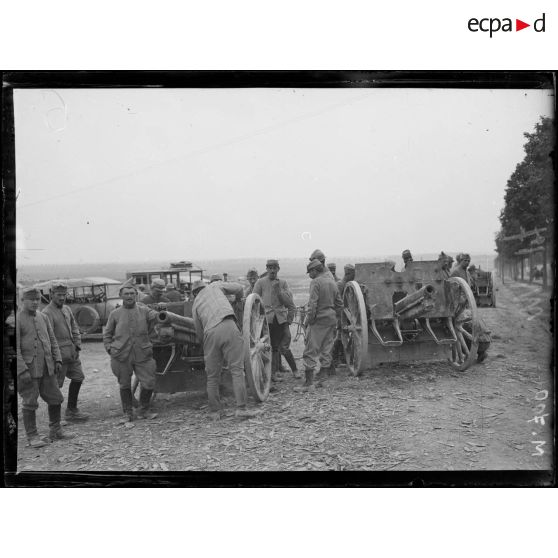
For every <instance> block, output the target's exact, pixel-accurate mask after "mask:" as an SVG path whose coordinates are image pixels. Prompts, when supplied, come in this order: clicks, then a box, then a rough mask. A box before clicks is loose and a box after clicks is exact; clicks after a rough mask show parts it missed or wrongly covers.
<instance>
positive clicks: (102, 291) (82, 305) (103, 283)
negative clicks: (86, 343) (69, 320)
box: [34, 277, 122, 336]
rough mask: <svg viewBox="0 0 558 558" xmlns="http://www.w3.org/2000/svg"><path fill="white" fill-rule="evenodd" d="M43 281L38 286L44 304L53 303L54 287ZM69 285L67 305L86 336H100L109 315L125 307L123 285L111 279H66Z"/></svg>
mask: <svg viewBox="0 0 558 558" xmlns="http://www.w3.org/2000/svg"><path fill="white" fill-rule="evenodd" d="M55 281H60V279H57V280H54V279H53V280H50V281H43V282H42V283H36V284H35V285H34V286H35V287H36V288H37V289H39V290H40V291H41V304H42V305H44V306H46V305H47V304H48V303H49V302H50V294H51V287H52V283H53V282H55ZM62 281H64V282H65V283H66V285H68V295H67V297H66V304H67V305H68V306H69V307H70V308H71V310H72V312H73V314H74V316H75V318H76V322H77V323H78V326H79V329H80V331H81V333H82V334H83V335H84V336H87V335H91V336H93V335H96V334H100V333H101V331H102V328H103V326H104V325H105V324H106V323H107V320H108V317H109V314H110V313H111V312H112V311H113V310H114V309H115V308H118V307H119V306H121V305H122V299H121V298H120V293H119V291H120V285H121V284H122V283H121V281H117V280H116V279H109V278H108V277H83V278H80V279H62Z"/></svg>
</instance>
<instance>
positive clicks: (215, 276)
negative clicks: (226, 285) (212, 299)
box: [209, 273, 223, 283]
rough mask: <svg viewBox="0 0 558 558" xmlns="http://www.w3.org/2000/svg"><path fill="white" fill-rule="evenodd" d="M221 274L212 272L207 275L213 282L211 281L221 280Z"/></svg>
mask: <svg viewBox="0 0 558 558" xmlns="http://www.w3.org/2000/svg"><path fill="white" fill-rule="evenodd" d="M222 280H223V276H222V275H221V274H220V273H214V274H213V275H211V276H210V277H209V282H210V283H213V281H222Z"/></svg>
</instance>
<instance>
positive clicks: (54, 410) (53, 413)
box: [48, 405, 76, 441]
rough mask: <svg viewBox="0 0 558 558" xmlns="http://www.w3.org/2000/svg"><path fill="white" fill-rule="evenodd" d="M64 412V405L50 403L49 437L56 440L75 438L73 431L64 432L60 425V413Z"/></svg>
mask: <svg viewBox="0 0 558 558" xmlns="http://www.w3.org/2000/svg"><path fill="white" fill-rule="evenodd" d="M61 414H62V405H49V406H48V426H49V438H50V439H51V440H52V441H54V440H70V439H71V438H75V437H76V435H75V434H74V433H73V432H64V431H63V430H62V427H61V426H60V415H61Z"/></svg>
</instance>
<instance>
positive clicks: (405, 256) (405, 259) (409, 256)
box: [401, 250, 413, 268]
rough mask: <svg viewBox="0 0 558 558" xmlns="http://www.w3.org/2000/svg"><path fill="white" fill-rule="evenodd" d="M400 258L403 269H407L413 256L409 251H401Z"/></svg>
mask: <svg viewBox="0 0 558 558" xmlns="http://www.w3.org/2000/svg"><path fill="white" fill-rule="evenodd" d="M401 257H402V258H403V264H404V266H405V268H407V267H408V266H409V264H410V263H413V255H412V254H411V251H410V250H403V253H402V254H401Z"/></svg>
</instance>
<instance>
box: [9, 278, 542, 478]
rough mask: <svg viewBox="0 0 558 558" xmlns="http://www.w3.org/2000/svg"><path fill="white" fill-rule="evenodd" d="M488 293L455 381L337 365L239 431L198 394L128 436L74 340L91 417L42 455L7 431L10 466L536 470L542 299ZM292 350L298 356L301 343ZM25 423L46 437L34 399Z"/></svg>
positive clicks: (436, 368)
mask: <svg viewBox="0 0 558 558" xmlns="http://www.w3.org/2000/svg"><path fill="white" fill-rule="evenodd" d="M497 298H498V300H497V303H498V307H497V308H495V309H491V308H482V309H479V312H480V313H481V316H482V317H483V319H484V320H485V321H486V323H487V324H488V325H489V327H490V328H491V329H492V332H493V335H494V340H493V344H492V347H491V349H490V353H489V358H488V359H487V360H486V361H485V363H484V364H482V365H476V366H473V367H472V368H470V369H469V370H468V371H466V372H461V373H460V372H456V371H454V370H452V369H451V368H450V367H449V365H446V364H445V363H436V364H413V365H410V364H406V365H400V366H396V367H387V366H386V367H380V368H379V369H378V370H375V371H368V372H365V373H364V374H363V375H362V376H361V377H359V378H354V377H351V376H349V375H348V373H347V370H346V369H345V368H339V369H338V372H337V376H335V377H333V378H331V380H330V381H329V382H328V383H327V384H326V387H324V388H322V389H317V390H316V392H315V393H312V394H298V393H295V392H293V387H294V386H295V385H296V381H295V380H294V379H293V378H292V376H290V374H289V375H285V376H286V379H285V381H283V382H282V383H280V384H279V389H278V391H277V392H275V393H272V394H270V397H269V399H268V401H266V402H265V403H264V404H263V405H262V406H261V409H262V414H261V415H260V416H258V417H257V418H255V419H251V420H248V421H242V422H239V421H237V420H236V419H235V418H234V416H233V414H234V403H233V400H232V398H231V397H230V396H229V397H226V398H225V399H224V402H225V405H226V414H225V418H224V419H223V420H222V421H220V422H217V423H210V422H208V420H207V408H206V402H207V399H206V397H205V394H204V392H203V391H198V392H190V393H179V394H174V395H169V396H167V395H160V396H159V397H158V398H157V400H156V402H155V406H156V407H157V411H158V413H159V417H158V418H157V419H155V420H154V421H151V422H147V421H136V423H135V427H134V428H124V427H123V426H121V425H118V419H119V417H120V414H121V411H120V402H119V396H118V388H117V384H116V380H115V378H114V377H113V375H112V374H111V372H110V366H109V361H108V357H107V355H106V353H105V352H104V349H103V346H102V344H101V343H86V344H85V347H84V350H83V352H82V360H83V364H84V369H85V372H86V375H87V383H86V384H84V387H83V389H82V397H81V399H82V401H81V404H80V406H81V408H82V410H83V411H85V412H87V413H89V414H90V415H91V420H90V421H89V422H88V423H85V424H82V425H75V426H74V425H72V427H71V429H72V430H73V431H74V432H76V433H78V436H77V437H76V438H75V439H73V440H70V441H62V442H56V443H54V444H50V445H49V446H48V447H45V448H41V449H35V450H33V449H31V448H28V447H26V446H25V440H24V435H23V432H20V433H19V448H20V449H19V455H18V468H19V470H25V471H27V470H34V471H47V470H48V471H115V470H117V471H143V470H151V471H167V470H169V471H184V470H227V471H237V470H307V469H309V470H450V471H451V470H462V469H469V470H475V469H476V470H485V469H487V470H490V469H533V470H539V469H548V468H550V466H551V454H552V451H551V443H552V436H551V434H552V428H553V425H551V424H549V421H548V419H550V418H551V417H550V415H549V416H546V417H545V416H544V415H545V414H546V413H551V409H552V405H553V402H552V401H551V397H552V394H551V388H550V380H551V375H550V370H549V365H550V351H551V334H550V332H549V326H548V324H549V301H548V298H549V295H548V294H544V293H543V291H542V290H541V288H540V286H538V285H526V284H519V283H514V284H512V285H509V284H508V285H499V291H498V293H497ZM293 334H294V326H293ZM294 353H295V356H298V357H300V355H301V353H302V345H301V343H300V341H299V342H298V343H296V344H295V345H294ZM545 390H546V391H545ZM66 391H67V384H66V385H65V387H64V392H66ZM541 417H542V418H541ZM543 422H544V424H542V423H543ZM20 424H21V422H20ZM38 424H39V428H40V429H41V430H42V431H43V432H46V428H47V417H46V410H45V405H44V403H41V405H40V409H39V411H38ZM68 428H70V427H68ZM540 442H544V443H540ZM537 448H538V449H537Z"/></svg>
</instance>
